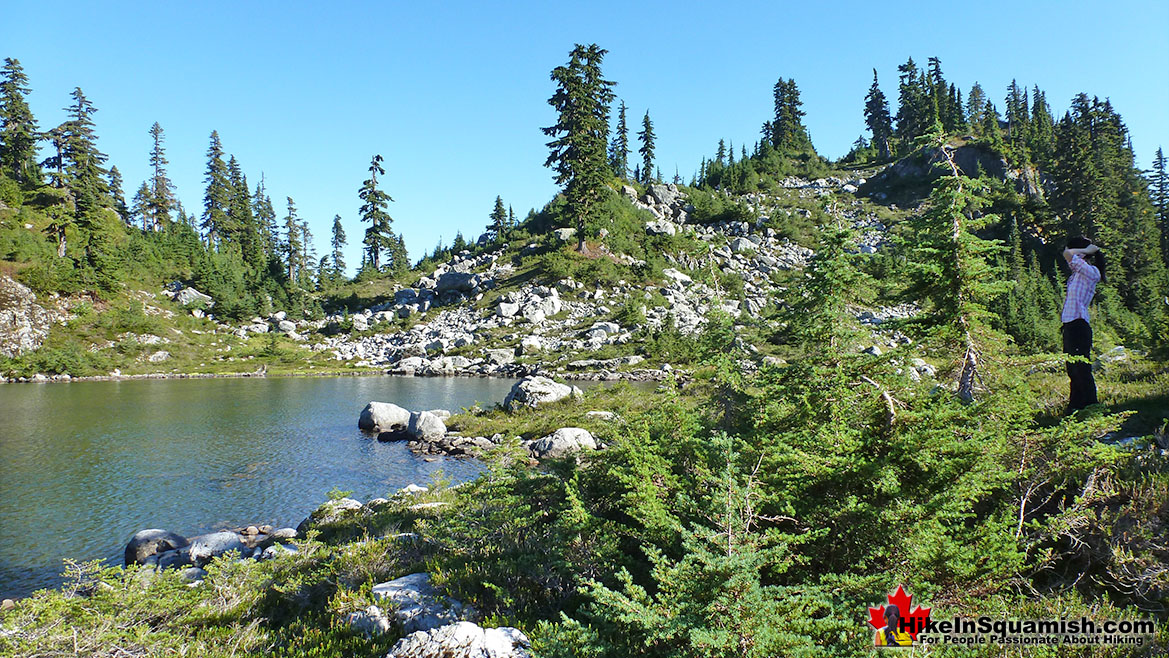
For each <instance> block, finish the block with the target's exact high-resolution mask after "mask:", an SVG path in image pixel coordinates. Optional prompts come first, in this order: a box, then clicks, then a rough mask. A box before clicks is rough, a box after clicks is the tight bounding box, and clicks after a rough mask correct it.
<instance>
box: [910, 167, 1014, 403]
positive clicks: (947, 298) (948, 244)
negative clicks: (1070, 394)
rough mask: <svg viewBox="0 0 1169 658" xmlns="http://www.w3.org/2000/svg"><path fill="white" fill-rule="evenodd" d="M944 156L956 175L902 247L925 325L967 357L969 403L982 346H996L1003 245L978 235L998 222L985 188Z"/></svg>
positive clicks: (964, 377) (961, 384) (964, 376)
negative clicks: (988, 208) (996, 261)
mask: <svg viewBox="0 0 1169 658" xmlns="http://www.w3.org/2000/svg"><path fill="white" fill-rule="evenodd" d="M941 152H942V154H943V155H944V156H945V157H946V158H947V161H948V163H949V166H950V170H951V175H949V176H946V177H944V178H942V179H941V181H940V182H939V183H938V184H937V185H936V186H935V187H934V190H933V192H932V193H931V194H930V196H929V200H928V202H927V206H926V210H925V211H924V212H922V213H920V214H918V215H915V216H913V217H911V218H910V220H908V225H909V227H910V232H909V234H908V235H906V236H904V237H903V238H902V243H901V244H902V245H903V246H904V247H906V248H907V249H908V251H909V253H910V254H912V257H911V258H910V259H909V261H908V266H909V275H910V279H911V282H912V284H911V287H910V294H912V295H913V296H914V297H916V298H918V299H924V300H928V302H929V303H930V305H931V307H932V308H931V312H930V313H929V314H928V315H927V316H925V317H926V319H923V320H921V322H922V323H924V324H926V325H927V327H928V329H929V330H930V332H931V335H933V336H934V337H935V338H938V339H940V341H941V342H942V344H944V345H949V346H956V347H957V348H958V349H959V350H960V351H961V353H962V358H961V361H960V368H959V372H958V382H957V384H958V397H959V398H961V399H962V400H963V401H965V402H969V401H972V400H973V399H974V389H975V386H976V385H977V383H978V381H979V379H980V377H981V371H980V368H981V365H980V364H981V362H982V354H983V351H984V350H983V346H984V344H985V343H986V342H987V341H991V342H993V340H994V338H993V337H994V331H993V330H992V329H991V326H990V324H989V322H988V318H989V317H990V315H991V313H990V311H988V310H987V304H988V303H990V300H992V299H993V298H994V297H995V296H997V295H1001V294H1002V293H1004V292H1006V291H1007V288H1008V286H1007V285H1006V284H1005V283H1004V282H1003V281H1002V280H1001V277H999V276H998V274H997V272H996V271H995V269H994V267H993V264H992V263H993V258H994V257H995V256H996V254H999V253H1001V252H1002V251H1003V246H1002V244H1001V242H999V241H997V240H987V239H984V238H981V237H978V235H977V234H976V232H977V231H979V230H981V229H982V228H984V227H986V226H988V225H989V224H991V223H992V222H994V221H997V219H998V218H997V217H996V216H994V215H991V214H983V213H982V212H981V209H982V208H983V207H985V205H986V201H985V199H984V198H983V197H982V196H981V195H980V192H981V191H982V189H983V188H984V186H985V184H984V183H982V182H980V181H977V180H970V179H965V178H963V177H962V175H961V173H960V172H959V171H958V168H957V166H956V165H955V164H954V161H953V150H952V149H951V148H950V147H948V146H945V145H941Z"/></svg>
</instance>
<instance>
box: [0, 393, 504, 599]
mask: <svg viewBox="0 0 1169 658" xmlns="http://www.w3.org/2000/svg"><path fill="white" fill-rule="evenodd" d="M512 383H513V382H512V381H511V380H500V379H462V378H440V379H423V378H419V379H415V378H396V377H335V378H319V379H300V378H272V379H193V380H139V381H121V382H76V383H71V384H20V385H0V597H3V596H23V595H26V594H28V593H29V592H31V591H32V590H33V589H37V588H41V587H48V586H53V585H55V584H56V583H57V582H58V576H57V574H59V573H60V571H61V570H62V568H61V560H62V559H63V558H74V559H86V560H89V559H98V558H105V559H108V560H110V561H111V563H119V564H120V561H121V554H122V549H123V548H124V546H125V543H126V541H127V540H128V539H129V538H130V537H131V536H132V535H133V534H134V533H135V532H137V531H138V530H141V529H143V528H165V529H168V530H173V531H175V532H178V533H180V534H184V535H188V536H190V535H194V534H198V533H201V532H206V531H210V530H213V529H217V528H223V527H229V526H240V525H247V524H251V523H255V524H264V523H269V524H272V525H276V526H288V525H291V526H295V525H296V524H297V523H299V522H300V520H301V519H303V518H304V517H305V516H307V515H308V513H309V512H311V511H312V510H313V509H314V508H315V507H316V506H317V505H318V504H320V503H321V502H322V501H323V500H324V499H325V498H326V493H327V492H328V491H329V490H331V489H333V488H334V487H336V488H338V489H342V490H351V491H353V496H354V497H356V498H358V499H361V500H368V499H370V498H374V497H376V496H384V495H386V494H387V493H389V492H391V491H394V490H396V489H398V488H400V487H403V486H405V485H407V484H410V483H411V482H416V483H419V484H423V483H425V482H427V481H429V480H430V479H431V476H432V475H433V474H434V473H435V472H436V471H439V470H442V471H443V472H444V473H445V475H446V476H448V477H450V478H452V479H454V480H456V481H457V480H462V479H466V478H470V477H473V476H474V475H475V473H477V472H478V471H479V470H480V468H481V467H480V465H479V463H478V462H475V461H471V460H454V459H447V460H438V461H435V462H427V461H425V460H423V459H420V458H417V457H415V456H414V455H412V454H411V453H410V452H409V451H408V450H407V449H406V447H405V445H403V444H400V443H378V442H377V441H374V440H371V439H370V438H368V437H367V436H364V435H363V434H362V433H361V432H359V431H358V430H357V417H358V415H359V414H360V412H361V409H362V407H364V406H365V404H366V403H367V402H369V401H370V400H379V401H383V402H394V403H395V404H398V405H401V406H403V407H406V408H407V409H435V408H445V409H451V410H453V411H457V410H459V409H461V408H463V407H469V406H471V405H472V404H474V403H475V402H482V403H484V404H485V405H487V404H491V403H494V402H498V401H502V400H503V398H504V397H505V396H506V395H507V391H508V390H509V389H510V387H511V384H512Z"/></svg>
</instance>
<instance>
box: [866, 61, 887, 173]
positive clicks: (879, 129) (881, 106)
mask: <svg viewBox="0 0 1169 658" xmlns="http://www.w3.org/2000/svg"><path fill="white" fill-rule="evenodd" d="M865 125H866V126H868V127H869V132H870V133H871V134H872V135H873V145H874V146H876V147H877V152H878V153H879V154H880V156H881V158H882V159H887V158H889V157H890V155H891V154H892V153H891V151H890V150H889V139H890V138H891V137H892V136H893V119H892V117H890V116H889V101H888V100H886V99H885V93H884V92H882V91H881V87H880V85H879V84H878V83H877V69H873V84H872V86H871V87H869V93H868V95H866V96H865Z"/></svg>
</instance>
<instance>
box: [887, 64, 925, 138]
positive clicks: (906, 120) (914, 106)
mask: <svg viewBox="0 0 1169 658" xmlns="http://www.w3.org/2000/svg"><path fill="white" fill-rule="evenodd" d="M897 71H898V72H899V74H900V75H899V82H898V96H897V130H896V134H897V137H898V138H899V139H900V140H901V143H902V144H903V145H904V146H906V147H908V146H911V145H912V144H913V140H915V139H917V138H918V137H920V136H922V135H924V134H926V132H927V131H928V130H929V128H930V126H931V125H932V120H933V116H932V114H933V110H932V108H933V104H932V102H931V97H930V93H929V89H928V88H927V86H926V80H925V73H924V72H923V71H921V70H920V69H918V68H917V64H916V63H914V61H913V58H912V57H910V58H909V60H908V61H906V62H905V63H904V64H902V65H901V66H898V67H897Z"/></svg>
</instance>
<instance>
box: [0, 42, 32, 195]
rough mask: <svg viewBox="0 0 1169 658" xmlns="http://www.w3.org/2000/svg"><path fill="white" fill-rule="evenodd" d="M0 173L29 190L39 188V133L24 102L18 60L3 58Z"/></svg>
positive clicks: (25, 89) (26, 89)
mask: <svg viewBox="0 0 1169 658" xmlns="http://www.w3.org/2000/svg"><path fill="white" fill-rule="evenodd" d="M0 75H2V76H3V78H0V174H3V175H5V176H7V177H9V178H11V179H12V180H14V181H16V182H18V183H20V184H21V185H24V186H26V187H32V186H35V185H39V184H40V181H41V170H40V166H38V164H37V139H38V138H39V135H40V131H39V128H38V127H37V122H36V119H34V118H33V115H32V110H31V109H30V108H29V106H28V101H27V100H26V98H27V96H28V94H29V91H31V89H30V88H29V86H28V76H27V75H25V73H24V68H23V67H21V65H20V60H17V59H13V58H11V57H6V58H4V67H3V68H2V69H0Z"/></svg>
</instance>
